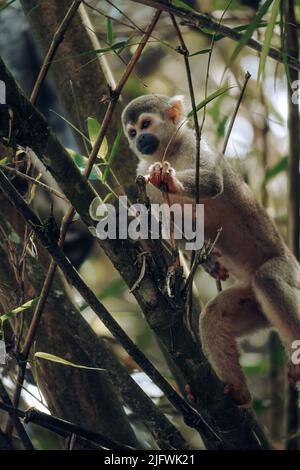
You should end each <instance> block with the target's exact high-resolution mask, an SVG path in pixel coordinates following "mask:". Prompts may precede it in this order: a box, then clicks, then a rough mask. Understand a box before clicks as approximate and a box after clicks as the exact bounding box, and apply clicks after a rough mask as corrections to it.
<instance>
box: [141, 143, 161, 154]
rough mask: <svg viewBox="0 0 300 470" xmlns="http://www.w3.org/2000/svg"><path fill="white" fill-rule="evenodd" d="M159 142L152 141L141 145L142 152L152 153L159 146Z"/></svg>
mask: <svg viewBox="0 0 300 470" xmlns="http://www.w3.org/2000/svg"><path fill="white" fill-rule="evenodd" d="M158 145H159V144H158V143H154V142H153V143H152V144H148V145H145V146H143V147H141V149H140V152H141V153H142V154H144V155H152V154H153V153H155V152H156V150H157V148H158Z"/></svg>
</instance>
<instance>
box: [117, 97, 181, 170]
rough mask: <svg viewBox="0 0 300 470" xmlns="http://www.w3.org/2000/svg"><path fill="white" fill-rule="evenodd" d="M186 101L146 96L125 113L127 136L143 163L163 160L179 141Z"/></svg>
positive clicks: (175, 98) (133, 102) (131, 105)
mask: <svg viewBox="0 0 300 470" xmlns="http://www.w3.org/2000/svg"><path fill="white" fill-rule="evenodd" d="M184 112H185V110H184V97H182V96H174V97H172V98H170V97H169V96H164V95H143V96H140V97H139V98H136V99H134V100H132V101H131V102H130V103H129V104H128V105H127V106H126V108H125V109H124V111H123V113H122V124H123V128H124V133H125V135H126V137H127V139H128V142H129V145H130V147H131V149H132V150H133V151H134V153H135V154H136V155H137V156H138V157H139V158H141V159H145V158H146V159H149V163H150V162H151V161H156V160H160V158H161V157H162V156H163V155H164V152H165V150H166V148H167V146H168V145H169V144H170V142H171V141H173V142H174V140H176V135H177V134H178V129H179V128H180V126H181V124H182V122H183V120H184V119H185V116H184Z"/></svg>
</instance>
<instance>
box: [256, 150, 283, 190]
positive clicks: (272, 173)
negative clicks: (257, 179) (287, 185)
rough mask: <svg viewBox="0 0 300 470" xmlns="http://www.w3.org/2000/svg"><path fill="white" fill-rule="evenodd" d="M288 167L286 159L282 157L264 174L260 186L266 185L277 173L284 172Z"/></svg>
mask: <svg viewBox="0 0 300 470" xmlns="http://www.w3.org/2000/svg"><path fill="white" fill-rule="evenodd" d="M287 167H288V157H287V156H284V157H282V158H281V159H280V160H279V161H278V162H277V163H275V165H274V166H272V167H271V168H268V169H267V171H266V174H265V178H264V180H263V182H262V186H263V187H265V186H266V184H267V183H268V182H269V181H270V180H271V179H272V178H274V177H275V176H277V175H278V174H279V173H281V172H283V171H286V170H287Z"/></svg>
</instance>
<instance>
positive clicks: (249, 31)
mask: <svg viewBox="0 0 300 470" xmlns="http://www.w3.org/2000/svg"><path fill="white" fill-rule="evenodd" d="M272 2H273V0H266V1H265V2H264V3H263V5H262V6H261V7H260V9H259V10H258V12H257V13H256V15H255V17H254V18H253V20H252V21H251V23H250V24H249V25H248V28H247V29H246V31H245V34H243V36H242V37H241V39H240V40H239V42H238V44H237V46H236V47H235V49H234V51H233V53H232V55H231V57H230V59H229V61H228V64H227V68H228V67H229V66H230V65H231V64H232V63H233V61H234V60H235V59H236V58H237V56H238V55H239V53H240V52H241V50H242V49H243V47H244V46H245V45H246V44H247V43H248V41H249V39H250V38H251V36H252V34H253V33H254V31H255V30H256V28H258V26H259V23H260V20H261V19H262V17H263V16H264V15H265V14H266V13H267V11H268V9H269V7H270V5H271V3H272Z"/></svg>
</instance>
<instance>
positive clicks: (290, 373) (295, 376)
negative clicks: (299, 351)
mask: <svg viewBox="0 0 300 470" xmlns="http://www.w3.org/2000/svg"><path fill="white" fill-rule="evenodd" d="M287 377H288V381H289V384H291V385H296V383H297V382H300V364H293V363H292V362H289V363H288V365H287Z"/></svg>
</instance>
